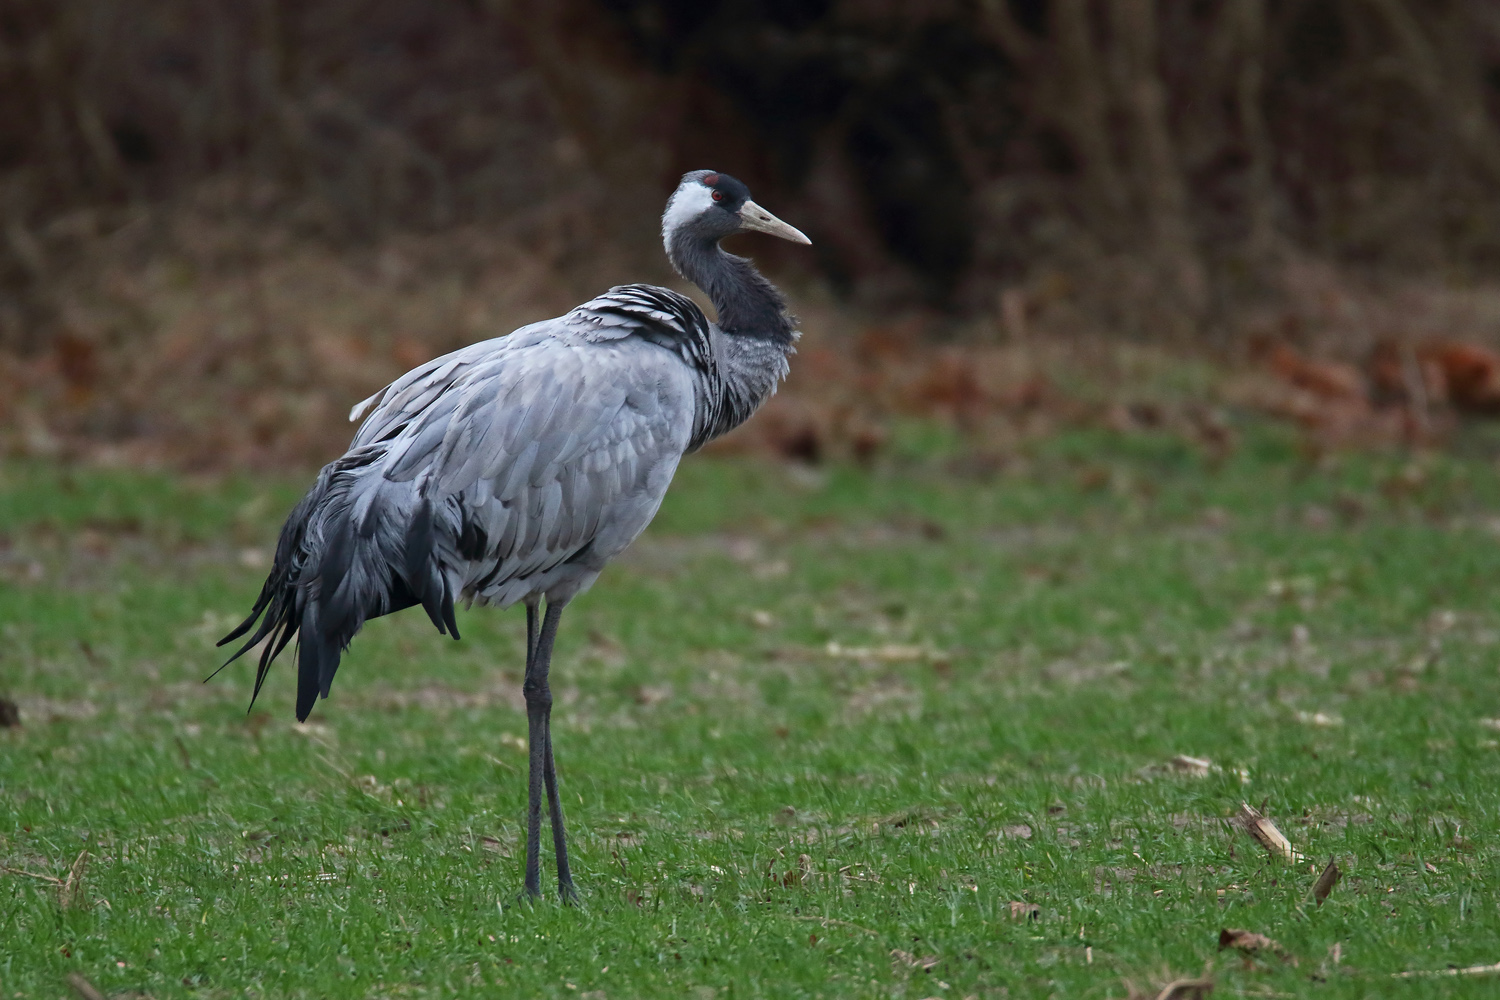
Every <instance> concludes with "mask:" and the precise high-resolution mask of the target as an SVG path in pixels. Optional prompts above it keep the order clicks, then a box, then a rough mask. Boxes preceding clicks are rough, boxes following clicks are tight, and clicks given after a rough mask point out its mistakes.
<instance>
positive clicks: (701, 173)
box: [661, 170, 812, 253]
mask: <svg viewBox="0 0 1500 1000" xmlns="http://www.w3.org/2000/svg"><path fill="white" fill-rule="evenodd" d="M749 232H754V233H770V234H771V235H772V236H779V237H781V238H782V239H784V240H791V241H792V242H793V243H811V242H812V240H810V239H808V238H807V237H806V236H804V235H802V233H801V232H799V231H798V230H796V229H793V228H792V227H791V226H789V225H787V224H786V223H785V222H782V221H781V220H780V219H778V218H776V216H774V215H772V214H771V213H770V212H767V211H766V210H765V209H763V208H761V207H760V206H759V205H757V204H756V203H755V202H753V201H751V200H750V189H749V188H747V187H745V185H744V184H741V183H740V182H739V181H737V180H735V179H734V178H733V177H730V176H729V175H728V174H721V173H719V172H718V171H717V170H694V171H693V172H692V173H690V174H684V175H683V177H682V183H681V184H679V185H677V190H676V191H674V192H672V197H671V199H670V200H668V202H667V210H666V212H665V213H663V214H662V217H661V235H662V240H663V241H664V242H665V243H666V244H667V248H668V252H669V253H670V252H671V248H672V244H673V243H674V242H675V241H676V240H678V239H681V238H683V237H687V238H689V239H692V240H694V241H695V242H696V241H702V242H704V243H717V242H718V241H719V240H721V239H723V238H724V237H726V236H732V235H734V234H735V233H749Z"/></svg>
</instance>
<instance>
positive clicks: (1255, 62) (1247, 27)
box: [0, 0, 1500, 346]
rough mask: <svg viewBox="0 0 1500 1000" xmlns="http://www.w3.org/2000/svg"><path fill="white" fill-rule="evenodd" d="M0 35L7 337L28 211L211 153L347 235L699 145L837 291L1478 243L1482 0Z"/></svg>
mask: <svg viewBox="0 0 1500 1000" xmlns="http://www.w3.org/2000/svg"><path fill="white" fill-rule="evenodd" d="M0 44H3V49H0V198H3V210H4V213H5V218H6V222H7V238H6V240H5V241H4V246H3V250H0V282H3V286H4V288H5V289H6V290H7V291H8V292H9V293H10V294H11V295H12V296H14V297H15V302H13V303H12V305H11V306H10V307H9V308H8V309H7V310H6V313H5V317H4V320H3V332H0V336H3V338H4V341H5V342H6V343H8V344H10V345H12V346H18V345H21V344H25V343H33V344H34V343H36V342H37V340H38V337H39V336H40V337H44V336H45V333H44V327H45V324H46V318H47V317H46V309H45V304H44V303H41V302H39V301H38V300H37V296H36V295H35V294H34V286H35V285H36V284H37V283H38V282H40V281H43V280H44V279H45V275H46V274H47V273H48V271H49V270H50V269H51V268H52V267H53V266H54V264H57V263H65V258H66V256H67V253H66V248H63V247H56V248H54V247H52V246H49V245H48V244H49V243H50V242H52V240H51V239H50V238H49V236H48V235H47V234H48V233H49V226H50V225H51V224H52V223H54V222H55V220H56V219H57V218H58V216H59V215H60V214H63V213H66V212H68V211H70V210H74V209H77V208H78V207H80V206H96V205H112V204H114V205H118V204H122V203H129V202H150V203H160V202H163V201H170V200H171V199H173V198H178V197H182V196H184V195H185V194H186V193H187V192H188V191H189V190H190V189H191V188H192V186H193V185H194V184H195V183H198V182H201V181H202V180H203V179H205V178H207V177H211V176H215V175H223V174H225V173H235V174H239V175H245V176H248V177H249V178H252V179H253V180H255V181H260V182H263V183H261V184H259V185H257V184H254V183H249V184H247V185H246V189H245V197H244V203H243V206H242V208H243V210H244V211H246V212H247V213H249V214H251V215H252V216H255V215H264V214H266V213H275V212H281V213H289V214H292V215H295V216H296V217H297V218H298V220H299V221H300V222H301V223H302V224H303V227H304V228H305V229H306V230H307V231H308V232H309V233H310V234H315V235H317V236H318V237H319V238H329V239H361V240H368V239H371V238H373V237H375V236H377V235H378V234H380V233H382V232H386V231H389V230H390V229H392V228H401V227H405V228H419V229H423V228H425V229H433V228H442V227H444V226H448V225H452V224H454V223H455V222H459V221H465V222H470V221H476V220H477V221H487V222H493V223H496V224H500V223H504V222H507V221H509V220H513V219H514V218H515V217H517V216H524V215H525V214H526V213H528V212H532V213H534V212H536V211H537V210H538V206H541V205H545V204H548V203H552V202H556V201H559V200H567V199H589V198H594V199H597V200H598V202H599V203H601V204H602V202H603V201H605V200H609V199H610V198H611V197H614V196H618V197H620V198H626V197H628V198H631V199H637V198H644V199H645V203H644V204H643V205H642V207H641V209H640V210H639V211H635V212H634V213H633V215H643V216H646V217H649V215H650V214H651V212H653V211H654V210H655V204H654V202H655V201H656V200H657V198H658V197H659V192H660V190H661V189H662V187H663V186H664V185H665V184H667V183H668V182H669V180H670V178H671V177H672V176H674V175H675V174H676V173H677V172H678V171H680V170H681V169H684V168H687V167H691V166H696V165H699V164H700V163H701V162H712V163H714V164H715V165H716V166H718V167H720V168H721V169H734V170H736V171H739V172H741V173H744V174H747V175H749V176H748V178H747V179H749V180H751V181H752V182H753V183H755V184H757V185H758V186H760V187H763V188H769V189H770V190H771V192H772V194H768V195H767V197H768V198H770V197H772V196H774V197H775V198H777V199H779V203H785V202H787V201H788V200H796V199H802V200H805V201H806V202H807V205H808V210H809V212H810V213H811V214H813V215H815V216H817V218H816V225H817V227H820V228H822V229H823V230H825V232H824V233H823V235H824V236H825V237H826V238H825V239H823V240H820V241H818V245H819V248H820V253H821V257H820V266H821V267H822V269H823V270H824V272H825V273H826V275H827V276H828V277H829V278H830V279H832V281H833V282H834V284H835V286H836V287H838V288H841V289H842V290H843V291H844V292H845V293H847V294H858V292H859V291H860V289H861V281H862V280H863V279H868V278H871V277H872V276H874V277H875V282H874V284H876V285H878V286H879V287H882V288H886V289H890V288H891V287H892V285H891V281H890V275H889V274H888V273H886V272H888V271H892V270H894V271H897V272H900V273H901V274H904V275H905V276H906V278H908V279H910V281H909V282H907V283H904V284H903V283H902V282H901V281H897V282H896V286H897V287H899V288H901V289H904V293H903V294H905V295H907V296H909V297H912V298H914V299H917V300H922V301H927V302H929V303H933V304H940V305H943V306H945V307H948V308H958V309H961V310H964V309H968V310H972V309H973V308H976V307H985V306H988V305H990V304H991V303H990V302H989V298H988V295H987V294H986V293H985V292H984V291H983V289H984V288H985V287H987V286H986V284H985V282H986V281H990V282H993V281H994V280H1005V279H1015V278H1017V277H1019V276H1023V275H1024V272H1025V271H1026V269H1027V268H1028V266H1031V267H1035V266H1037V263H1038V262H1043V263H1045V264H1046V265H1047V266H1059V265H1067V266H1070V267H1071V268H1073V269H1076V268H1077V267H1079V266H1081V265H1082V263H1084V262H1086V260H1087V259H1088V258H1089V257H1090V256H1098V255H1108V254H1111V253H1130V254H1133V255H1136V256H1137V257H1140V258H1142V259H1143V260H1149V261H1150V262H1151V263H1152V265H1153V266H1152V270H1153V272H1154V278H1153V280H1154V282H1155V285H1156V286H1157V287H1156V291H1157V292H1159V293H1160V294H1162V295H1166V296H1168V297H1170V298H1171V299H1172V300H1173V308H1174V309H1175V311H1177V312H1179V313H1181V314H1182V316H1183V317H1184V320H1185V322H1187V323H1188V325H1189V326H1201V324H1202V323H1204V322H1206V321H1209V320H1211V319H1212V318H1213V315H1214V311H1215V308H1216V305H1218V304H1219V303H1220V302H1221V301H1222V299H1223V297H1224V296H1225V295H1226V294H1227V295H1230V296H1233V295H1234V294H1236V293H1239V292H1243V291H1245V290H1247V289H1253V286H1254V285H1255V277H1256V273H1257V269H1258V268H1259V267H1261V266H1263V265H1264V263H1265V261H1266V260H1267V259H1268V258H1271V257H1274V255H1275V254H1276V253H1277V252H1278V250H1282V249H1284V248H1285V247H1287V246H1292V247H1296V248H1299V249H1303V250H1310V251H1315V252H1318V253H1326V254H1331V255H1335V256H1338V257H1344V258H1349V259H1352V260H1358V261H1363V262H1370V263H1397V264H1401V265H1402V266H1410V265H1411V264H1413V263H1417V264H1420V265H1422V266H1425V267H1428V268H1433V269H1453V268H1457V269H1459V270H1461V271H1465V272H1473V271H1485V272H1488V271H1489V270H1491V269H1493V268H1494V267H1495V266H1496V263H1497V260H1500V243H1497V237H1496V233H1497V232H1500V226H1497V225H1496V223H1497V222H1500V218H1497V217H1496V209H1495V207H1494V205H1495V204H1496V198H1495V195H1496V193H1497V191H1500V133H1497V126H1496V105H1497V102H1500V89H1497V80H1500V8H1497V7H1496V6H1495V5H1494V4H1492V3H1488V2H1485V0H1421V2H1414V0H1104V2H1098V3H1094V2H1087V0H1008V2H1001V0H973V2H941V0H935V2H928V3H894V2H879V0H849V2H844V3H834V2H832V0H809V2H791V0H721V2H702V0H592V2H591V0H568V2H565V3H562V4H554V3H542V2H540V0H530V2H527V0H522V2H515V3H502V2H500V0H424V2H411V0H317V2H311V3H294V2H291V0H258V2H253V3H242V4H240V3H235V4H231V3H223V2H211V0H128V2H127V0H70V2H66V3H57V2H54V0H7V2H6V3H5V4H4V6H3V8H0ZM725 161H728V162H725ZM830 189H837V193H836V194H835V195H834V196H832V197H830V196H829V191H830ZM647 194H649V195H650V196H649V197H646V195H647ZM627 214H631V213H627ZM805 214H806V213H805ZM633 215H632V222H635V221H638V220H636V219H634V217H633ZM599 228H600V230H601V232H600V234H599V235H601V236H603V237H605V238H628V237H626V236H625V234H624V233H623V232H611V231H610V226H609V225H608V224H607V223H601V224H600V227H599ZM870 237H873V245H872V241H871V239H870ZM61 242H65V241H61ZM57 257H61V258H62V260H60V261H55V260H54V258H57ZM16 303H21V304H22V305H19V306H18V305H17V304H16ZM18 309H19V312H18V311H17V310H18ZM1116 318H1117V319H1118V318H1119V317H1116ZM1127 325H1129V324H1127Z"/></svg>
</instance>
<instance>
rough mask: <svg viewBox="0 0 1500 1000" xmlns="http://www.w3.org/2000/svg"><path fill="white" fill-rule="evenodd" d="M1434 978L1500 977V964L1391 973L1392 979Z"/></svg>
mask: <svg viewBox="0 0 1500 1000" xmlns="http://www.w3.org/2000/svg"><path fill="white" fill-rule="evenodd" d="M1433 976H1500V962H1496V963H1495V964H1494V965H1469V966H1465V967H1464V968H1462V969H1412V970H1410V971H1407V972H1393V973H1391V978H1392V979H1426V978H1429V977H1433Z"/></svg>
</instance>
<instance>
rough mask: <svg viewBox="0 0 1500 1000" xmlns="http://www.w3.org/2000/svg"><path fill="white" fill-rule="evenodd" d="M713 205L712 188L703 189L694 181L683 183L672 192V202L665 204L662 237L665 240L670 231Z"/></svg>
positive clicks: (662, 218)
mask: <svg viewBox="0 0 1500 1000" xmlns="http://www.w3.org/2000/svg"><path fill="white" fill-rule="evenodd" d="M713 203H714V200H713V189H712V188H707V187H704V186H703V185H702V184H701V183H699V182H698V181H696V180H692V181H685V182H684V183H683V184H682V185H681V186H680V187H678V189H677V190H676V191H674V192H672V200H671V201H669V202H667V210H666V212H664V213H663V214H662V217H661V234H662V237H663V238H666V236H667V235H668V234H669V233H671V232H672V230H674V229H676V228H677V227H678V226H681V225H683V224H685V223H686V222H687V221H688V220H689V219H692V218H695V217H696V216H699V215H702V214H703V213H704V212H707V211H708V210H709V209H710V208H711V207H712V206H713Z"/></svg>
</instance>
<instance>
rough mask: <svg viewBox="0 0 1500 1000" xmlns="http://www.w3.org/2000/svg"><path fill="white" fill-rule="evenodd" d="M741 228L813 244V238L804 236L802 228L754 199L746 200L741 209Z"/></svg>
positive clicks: (794, 241) (795, 241)
mask: <svg viewBox="0 0 1500 1000" xmlns="http://www.w3.org/2000/svg"><path fill="white" fill-rule="evenodd" d="M740 229H741V230H744V231H747V232H756V233H770V234H771V235H772V236H780V237H781V238H782V239H784V240H791V241H792V242H793V243H805V244H807V245H809V246H811V245H812V240H810V239H808V238H807V237H806V236H804V235H803V234H802V231H801V230H800V229H796V228H794V227H792V226H789V225H787V224H786V223H785V222H782V221H781V220H780V219H778V218H776V216H774V215H772V214H771V213H770V212H767V211H766V210H765V209H763V208H761V207H760V206H759V205H757V204H756V203H755V202H753V201H747V202H745V204H744V207H742V208H741V209H740Z"/></svg>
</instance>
